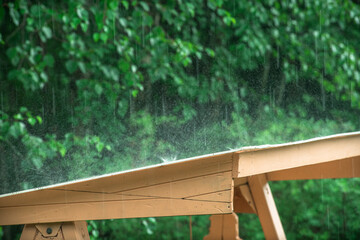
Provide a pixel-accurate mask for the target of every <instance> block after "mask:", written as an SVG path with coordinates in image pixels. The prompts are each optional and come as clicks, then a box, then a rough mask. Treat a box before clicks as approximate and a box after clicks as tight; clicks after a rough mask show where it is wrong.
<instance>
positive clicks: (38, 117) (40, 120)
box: [36, 116, 43, 124]
mask: <svg viewBox="0 0 360 240" xmlns="http://www.w3.org/2000/svg"><path fill="white" fill-rule="evenodd" d="M36 119H37V121H38V122H39V124H42V122H43V120H42V118H41V117H40V116H36Z"/></svg>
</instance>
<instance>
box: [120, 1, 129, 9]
mask: <svg viewBox="0 0 360 240" xmlns="http://www.w3.org/2000/svg"><path fill="white" fill-rule="evenodd" d="M121 3H122V5H123V6H124V7H125V9H126V10H128V9H129V2H128V1H121Z"/></svg>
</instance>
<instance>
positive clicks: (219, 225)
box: [203, 213, 241, 240]
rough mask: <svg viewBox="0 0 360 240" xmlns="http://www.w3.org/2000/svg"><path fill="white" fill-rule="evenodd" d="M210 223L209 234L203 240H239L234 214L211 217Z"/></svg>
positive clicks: (236, 220) (236, 218)
mask: <svg viewBox="0 0 360 240" xmlns="http://www.w3.org/2000/svg"><path fill="white" fill-rule="evenodd" d="M210 221H211V223H210V228H209V234H208V235H206V236H205V237H204V239H203V240H219V239H221V240H241V238H240V237H239V223H238V217H237V215H236V214H235V213H231V214H219V215H212V216H211V217H210Z"/></svg>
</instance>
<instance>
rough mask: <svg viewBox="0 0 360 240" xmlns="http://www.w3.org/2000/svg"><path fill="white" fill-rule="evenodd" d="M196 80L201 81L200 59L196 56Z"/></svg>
mask: <svg viewBox="0 0 360 240" xmlns="http://www.w3.org/2000/svg"><path fill="white" fill-rule="evenodd" d="M196 81H197V82H199V59H198V58H196Z"/></svg>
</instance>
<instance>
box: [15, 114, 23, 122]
mask: <svg viewBox="0 0 360 240" xmlns="http://www.w3.org/2000/svg"><path fill="white" fill-rule="evenodd" d="M14 119H15V120H24V118H23V116H22V115H21V114H20V113H18V114H15V115H14Z"/></svg>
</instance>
